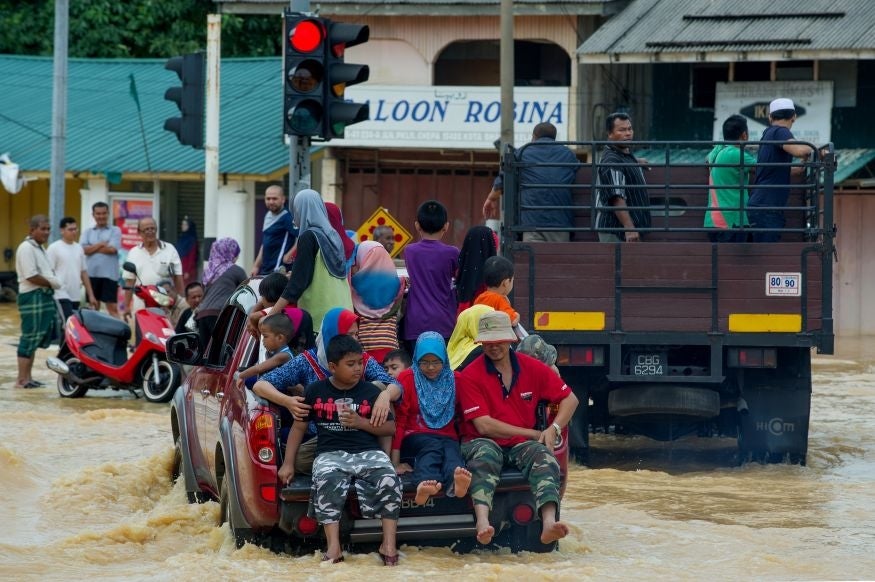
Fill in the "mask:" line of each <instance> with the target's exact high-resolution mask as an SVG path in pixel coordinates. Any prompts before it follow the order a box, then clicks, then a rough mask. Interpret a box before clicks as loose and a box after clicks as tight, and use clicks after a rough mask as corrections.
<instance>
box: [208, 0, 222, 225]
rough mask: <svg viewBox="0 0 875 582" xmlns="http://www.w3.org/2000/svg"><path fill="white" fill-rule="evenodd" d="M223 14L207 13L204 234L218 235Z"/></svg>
mask: <svg viewBox="0 0 875 582" xmlns="http://www.w3.org/2000/svg"><path fill="white" fill-rule="evenodd" d="M221 54H222V15H221V14H208V15H207V95H206V97H207V98H206V101H207V103H206V139H205V140H204V238H205V239H215V238H217V237H218V236H219V233H218V230H219V87H220V84H219V70H220V68H221V66H220V57H221Z"/></svg>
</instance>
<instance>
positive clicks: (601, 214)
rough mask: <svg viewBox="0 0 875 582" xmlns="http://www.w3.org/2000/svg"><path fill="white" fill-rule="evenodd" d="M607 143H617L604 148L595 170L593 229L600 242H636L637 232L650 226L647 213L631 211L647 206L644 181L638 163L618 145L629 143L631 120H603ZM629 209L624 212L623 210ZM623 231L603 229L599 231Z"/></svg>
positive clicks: (617, 115)
mask: <svg viewBox="0 0 875 582" xmlns="http://www.w3.org/2000/svg"><path fill="white" fill-rule="evenodd" d="M605 129H606V130H607V132H608V140H609V141H612V142H617V143H616V144H609V145H607V146H605V149H604V151H603V152H602V159H601V164H602V165H600V166H599V168H598V182H597V183H598V187H597V188H596V191H595V192H594V193H593V195H594V196H596V206H597V207H598V208H597V210H596V213H597V214H596V228H597V229H598V231H599V240H600V241H602V242H623V241H624V240H625V241H626V242H640V241H641V233H640V232H639V231H638V229H643V228H649V227H650V210H649V209H648V208H634V207H636V206H638V207H648V206H650V197H649V196H648V195H647V181H646V180H645V179H644V172H643V171H642V169H643V168H642V163H644V160H638V159H637V158H636V157H635V156H633V155H632V152H631V148H630V147H628V146H624V145H623V143H622V142H628V141H632V139H633V137H634V132H633V130H632V119H631V118H630V117H629V116H628V115H627V114H625V113H611V114H610V115H608V117H607V119H606V120H605ZM630 206H631V207H633V208H632V209H628V208H627V207H630ZM621 228H622V229H625V230H603V229H621Z"/></svg>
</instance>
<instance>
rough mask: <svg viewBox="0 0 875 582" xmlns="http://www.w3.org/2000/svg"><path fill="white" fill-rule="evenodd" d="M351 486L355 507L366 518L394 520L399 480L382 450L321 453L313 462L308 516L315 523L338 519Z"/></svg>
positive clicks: (398, 503) (398, 502) (396, 512)
mask: <svg viewBox="0 0 875 582" xmlns="http://www.w3.org/2000/svg"><path fill="white" fill-rule="evenodd" d="M351 484H354V485H355V492H356V495H357V496H358V503H359V508H360V509H361V513H362V517H364V518H366V519H373V518H380V519H398V515H399V514H400V513H401V480H400V479H399V478H398V475H397V473H396V472H395V467H394V466H393V465H392V461H390V460H389V456H388V455H387V454H386V453H384V452H383V451H379V450H377V451H364V452H362V453H347V452H346V451H331V452H329V453H322V454H321V455H319V456H318V457H316V460H315V461H314V462H313V492H312V494H311V495H310V508H309V513H310V517H314V518H316V520H317V521H318V522H319V523H322V524H325V523H336V522H338V521H340V516H341V514H342V513H343V506H344V505H346V498H347V495H348V493H349V486H350V485H351Z"/></svg>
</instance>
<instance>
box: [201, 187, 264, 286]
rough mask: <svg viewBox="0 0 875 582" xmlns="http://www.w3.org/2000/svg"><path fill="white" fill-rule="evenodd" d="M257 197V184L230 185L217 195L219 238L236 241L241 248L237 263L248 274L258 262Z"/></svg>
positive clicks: (220, 190) (217, 233)
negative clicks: (256, 235)
mask: <svg viewBox="0 0 875 582" xmlns="http://www.w3.org/2000/svg"><path fill="white" fill-rule="evenodd" d="M254 193H255V184H254V183H253V182H250V181H246V182H244V181H231V182H228V183H227V184H225V185H222V186H219V189H218V192H217V206H218V209H219V212H218V214H219V220H218V223H217V228H216V238H225V237H230V238H233V239H234V240H236V241H237V243H238V244H239V245H240V258H239V259H237V263H238V264H239V265H240V266H241V267H243V268H244V270H247V271H248V269H249V267H251V266H252V261H253V260H255V250H254V246H255V233H254V230H253V226H252V225H253V223H254V221H255V212H254V210H253V208H254V201H253V198H254V195H255V194H254ZM206 252H207V253H208V252H209V249H206Z"/></svg>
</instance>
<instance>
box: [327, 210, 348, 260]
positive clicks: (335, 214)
mask: <svg viewBox="0 0 875 582" xmlns="http://www.w3.org/2000/svg"><path fill="white" fill-rule="evenodd" d="M325 211H326V212H328V222H330V223H331V228H333V229H334V230H335V231H336V232H337V234H338V235H340V241H341V242H342V243H343V256H344V257H345V258H346V260H347V261H348V260H350V259H351V258H352V253H353V251H354V250H355V242H353V240H352V239H351V238H349V236H348V235H347V234H346V229H345V228H344V226H343V212H341V211H340V207H339V206H338V205H337V204H335V203H334V202H326V203H325Z"/></svg>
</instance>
